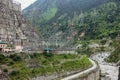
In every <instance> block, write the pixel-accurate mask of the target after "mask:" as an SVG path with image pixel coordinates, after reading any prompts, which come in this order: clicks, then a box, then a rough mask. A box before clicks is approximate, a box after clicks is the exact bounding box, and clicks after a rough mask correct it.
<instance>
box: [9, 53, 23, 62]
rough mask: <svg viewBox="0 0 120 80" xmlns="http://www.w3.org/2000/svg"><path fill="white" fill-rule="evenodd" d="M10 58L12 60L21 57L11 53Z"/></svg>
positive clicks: (17, 59)
mask: <svg viewBox="0 0 120 80" xmlns="http://www.w3.org/2000/svg"><path fill="white" fill-rule="evenodd" d="M10 58H11V59H12V60H13V61H21V60H22V59H21V57H20V56H18V55H17V54H13V55H10Z"/></svg>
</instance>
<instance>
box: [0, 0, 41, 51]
mask: <svg viewBox="0 0 120 80" xmlns="http://www.w3.org/2000/svg"><path fill="white" fill-rule="evenodd" d="M0 40H2V41H5V42H7V43H8V44H9V45H12V46H13V47H15V46H17V45H21V46H23V49H25V50H27V49H30V50H37V49H38V46H39V44H38V43H39V42H38V41H39V36H38V35H37V34H36V33H35V31H34V29H33V27H32V26H31V25H30V24H29V23H28V22H27V21H26V20H25V19H24V18H23V16H22V15H21V4H19V3H16V2H14V1H12V0H0Z"/></svg>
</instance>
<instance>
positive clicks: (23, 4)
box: [15, 0, 36, 9]
mask: <svg viewBox="0 0 120 80" xmlns="http://www.w3.org/2000/svg"><path fill="white" fill-rule="evenodd" d="M15 1H17V2H20V3H21V7H22V9H24V8H26V7H28V6H29V5H30V4H32V3H33V2H35V1H36V0H15Z"/></svg>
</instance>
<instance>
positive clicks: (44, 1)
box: [23, 0, 120, 40]
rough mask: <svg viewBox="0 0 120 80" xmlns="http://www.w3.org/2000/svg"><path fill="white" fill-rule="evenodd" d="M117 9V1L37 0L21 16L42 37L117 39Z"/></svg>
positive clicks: (118, 32)
mask: <svg viewBox="0 0 120 80" xmlns="http://www.w3.org/2000/svg"><path fill="white" fill-rule="evenodd" d="M119 10H120V6H119V0H37V1H36V2H35V3H34V4H32V5H31V6H29V7H28V8H26V9H25V10H23V14H24V16H25V17H26V18H27V19H28V20H29V21H30V22H31V23H32V24H33V25H35V26H36V27H37V29H38V30H39V31H40V32H41V34H42V35H43V37H50V36H52V37H53V35H54V36H55V35H56V33H57V35H58V34H59V36H57V37H59V38H62V39H64V38H67V39H70V38H72V37H76V38H74V39H75V40H78V39H86V40H88V39H100V38H103V37H111V38H115V37H116V36H118V35H119V34H120V24H119V21H120V14H119ZM81 37H82V38H81Z"/></svg>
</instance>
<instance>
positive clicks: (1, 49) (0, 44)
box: [0, 41, 7, 52]
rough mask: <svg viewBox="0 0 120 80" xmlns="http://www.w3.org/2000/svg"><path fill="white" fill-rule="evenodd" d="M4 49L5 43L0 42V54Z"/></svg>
mask: <svg viewBox="0 0 120 80" xmlns="http://www.w3.org/2000/svg"><path fill="white" fill-rule="evenodd" d="M6 47H7V43H6V42H3V41H0V52H3V51H4V50H5V48H6Z"/></svg>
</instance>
